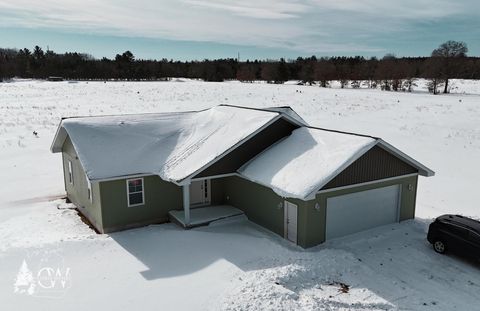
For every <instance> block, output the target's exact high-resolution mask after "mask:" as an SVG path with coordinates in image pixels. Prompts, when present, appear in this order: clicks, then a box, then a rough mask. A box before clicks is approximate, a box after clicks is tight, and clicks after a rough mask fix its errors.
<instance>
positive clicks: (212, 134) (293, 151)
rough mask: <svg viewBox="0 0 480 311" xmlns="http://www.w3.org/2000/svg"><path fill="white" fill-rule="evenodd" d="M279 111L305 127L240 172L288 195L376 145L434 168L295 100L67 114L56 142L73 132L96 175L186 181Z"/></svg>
mask: <svg viewBox="0 0 480 311" xmlns="http://www.w3.org/2000/svg"><path fill="white" fill-rule="evenodd" d="M279 118H285V119H286V120H289V121H290V122H292V123H293V124H296V125H297V126H298V127H299V128H297V129H296V130H294V131H293V132H292V133H291V135H290V136H287V137H285V138H284V139H282V140H280V141H278V142H277V143H275V144H273V145H272V146H270V147H268V148H267V149H266V150H264V151H263V152H261V153H260V154H258V155H257V156H255V157H254V158H253V159H251V160H250V161H249V162H247V163H246V164H245V165H243V166H242V167H241V168H240V169H239V170H238V171H237V174H239V175H240V176H242V177H244V178H246V179H249V180H251V181H253V182H256V183H259V184H262V185H264V186H267V187H269V188H271V189H273V190H274V191H275V192H276V193H277V194H279V195H280V196H282V197H290V198H299V199H303V200H306V199H312V198H313V197H314V196H315V193H316V192H317V191H318V190H320V189H321V188H322V187H323V186H324V185H325V184H327V183H328V182H329V181H330V180H331V179H333V178H334V177H335V176H336V175H338V174H339V173H340V172H341V171H343V170H344V169H345V168H346V167H347V166H349V165H350V164H351V163H353V162H354V161H355V160H357V159H358V158H359V157H361V156H362V155H363V154H364V153H365V152H367V151H368V150H370V148H372V147H373V146H375V145H378V146H379V147H382V148H384V149H385V150H387V151H389V152H390V153H392V154H394V155H396V156H397V157H399V158H400V159H402V160H403V161H405V162H407V163H409V164H410V165H412V166H413V167H415V168H417V169H418V171H419V174H420V175H424V176H432V175H434V172H433V171H432V170H430V169H428V168H427V167H425V166H424V165H422V164H421V163H419V162H417V161H415V160H414V159H412V158H410V157H409V156H407V155H406V154H404V153H402V152H401V151H400V150H398V149H396V148H395V147H393V146H392V145H389V144H388V143H386V142H385V141H383V140H381V139H380V138H375V137H370V136H364V135H358V134H352V133H345V132H338V131H333V130H326V129H319V128H312V127H309V126H308V125H307V124H306V122H305V121H304V120H303V119H302V118H301V117H300V116H298V115H297V114H296V113H295V111H293V110H292V109H291V108H289V107H277V108H266V109H257V108H247V107H239V106H229V105H220V106H216V107H213V108H210V109H207V110H202V111H191V112H181V113H155V114H137V115H120V116H100V117H81V118H69V119H64V120H62V122H61V123H60V126H59V128H58V130H57V133H56V135H55V139H54V141H53V144H52V148H51V149H52V152H61V151H62V148H63V144H64V142H65V139H66V138H67V136H69V137H70V139H71V141H72V144H73V146H74V147H75V150H76V152H77V155H78V158H79V160H80V163H81V164H82V167H83V169H84V170H85V172H86V174H87V176H88V178H89V179H90V180H104V179H109V178H117V177H125V176H131V175H158V176H160V178H162V179H163V180H166V181H171V182H174V183H177V184H183V183H182V182H183V181H185V182H189V180H190V179H191V178H192V176H195V175H196V174H198V173H199V172H201V171H202V170H204V169H205V168H207V167H209V166H210V165H212V164H213V163H215V162H216V161H217V160H219V159H220V158H222V157H223V156H224V155H226V154H227V153H228V152H230V151H232V150H234V149H235V148H236V147H238V146H239V145H241V144H242V143H243V142H245V141H246V140H247V139H249V138H250V137H253V136H254V135H256V133H258V132H259V131H261V130H262V129H263V128H265V127H267V126H268V125H270V124H271V123H273V122H275V121H276V120H278V119H279Z"/></svg>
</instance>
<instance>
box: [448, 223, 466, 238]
mask: <svg viewBox="0 0 480 311" xmlns="http://www.w3.org/2000/svg"><path fill="white" fill-rule="evenodd" d="M448 231H449V232H451V233H452V234H454V235H456V236H459V237H461V238H467V237H468V230H467V229H465V228H462V227H459V226H457V225H453V224H449V225H448Z"/></svg>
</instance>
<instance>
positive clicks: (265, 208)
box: [224, 177, 284, 236]
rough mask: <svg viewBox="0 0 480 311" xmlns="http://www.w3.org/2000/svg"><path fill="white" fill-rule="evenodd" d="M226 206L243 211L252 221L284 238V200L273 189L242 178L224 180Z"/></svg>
mask: <svg viewBox="0 0 480 311" xmlns="http://www.w3.org/2000/svg"><path fill="white" fill-rule="evenodd" d="M224 193H225V204H229V205H232V206H235V207H236V208H239V209H241V210H242V211H243V212H244V213H245V215H246V216H247V217H248V219H250V220H251V221H253V222H255V223H257V224H259V225H261V226H263V227H265V228H267V229H269V230H270V231H273V232H275V233H276V234H279V235H281V236H283V230H284V228H283V221H284V215H283V199H282V198H281V197H280V196H278V195H277V194H275V193H274V192H273V191H272V190H271V189H269V188H267V187H263V186H261V185H258V184H256V183H253V182H250V181H248V180H245V179H243V178H240V177H227V178H225V179H224Z"/></svg>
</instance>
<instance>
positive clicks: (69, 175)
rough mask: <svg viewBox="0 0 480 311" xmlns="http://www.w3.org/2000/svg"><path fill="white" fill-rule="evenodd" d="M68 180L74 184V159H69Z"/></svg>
mask: <svg viewBox="0 0 480 311" xmlns="http://www.w3.org/2000/svg"><path fill="white" fill-rule="evenodd" d="M68 182H69V183H70V184H71V185H73V164H72V160H70V159H69V160H68Z"/></svg>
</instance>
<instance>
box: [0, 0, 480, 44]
mask: <svg viewBox="0 0 480 311" xmlns="http://www.w3.org/2000/svg"><path fill="white" fill-rule="evenodd" d="M467 3H468V5H469V6H470V7H468V8H467V7H466V4H467ZM474 8H476V9H480V8H479V5H478V4H477V3H476V2H475V1H473V0H464V4H460V2H453V1H446V0H403V1H388V2H387V1H378V0H356V1H353V0H336V1H326V0H304V1H300V0H244V1H231V0H161V1H155V0H137V1H127V0H83V1H71V0H70V1H69V0H63V1H60V0H42V1H37V0H15V1H10V0H0V27H7V26H8V27H12V26H16V27H30V28H32V27H35V28H50V29H56V30H60V31H75V32H88V33H94V34H104V35H105V34H106V35H118V36H140V37H147V38H163V39H172V40H188V41H207V42H208V41H211V42H219V43H227V44H236V45H253V46H262V47H271V48H272V47H273V48H287V49H292V50H296V51H301V52H308V53H319V52H342V51H350V52H368V51H380V50H382V48H381V47H378V46H372V44H367V40H366V39H368V38H375V37H376V36H382V35H383V36H384V35H385V34H390V35H393V34H395V33H396V32H399V31H412V29H413V24H414V23H417V22H418V21H424V22H428V21H436V20H439V19H442V18H445V17H446V16H452V15H455V14H457V15H458V14H464V13H465V12H475V11H478V10H474Z"/></svg>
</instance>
